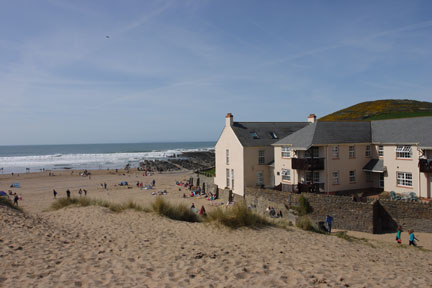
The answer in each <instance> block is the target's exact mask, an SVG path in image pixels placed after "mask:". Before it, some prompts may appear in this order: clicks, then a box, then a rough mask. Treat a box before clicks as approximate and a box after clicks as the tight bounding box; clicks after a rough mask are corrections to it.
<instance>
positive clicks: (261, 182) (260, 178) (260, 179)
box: [257, 171, 264, 186]
mask: <svg viewBox="0 0 432 288" xmlns="http://www.w3.org/2000/svg"><path fill="white" fill-rule="evenodd" d="M257 185H258V186H263V185H264V172H263V171H258V172H257Z"/></svg>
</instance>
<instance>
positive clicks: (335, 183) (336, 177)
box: [332, 171, 339, 185]
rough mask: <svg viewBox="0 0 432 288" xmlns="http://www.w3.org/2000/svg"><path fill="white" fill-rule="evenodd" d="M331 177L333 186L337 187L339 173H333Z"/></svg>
mask: <svg viewBox="0 0 432 288" xmlns="http://www.w3.org/2000/svg"><path fill="white" fill-rule="evenodd" d="M332 177H333V185H339V171H335V172H333V173H332Z"/></svg>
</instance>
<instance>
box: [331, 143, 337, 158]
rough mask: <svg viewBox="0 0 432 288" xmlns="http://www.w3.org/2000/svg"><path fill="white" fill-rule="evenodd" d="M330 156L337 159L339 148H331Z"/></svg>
mask: <svg viewBox="0 0 432 288" xmlns="http://www.w3.org/2000/svg"><path fill="white" fill-rule="evenodd" d="M332 156H333V158H339V146H333V147H332Z"/></svg>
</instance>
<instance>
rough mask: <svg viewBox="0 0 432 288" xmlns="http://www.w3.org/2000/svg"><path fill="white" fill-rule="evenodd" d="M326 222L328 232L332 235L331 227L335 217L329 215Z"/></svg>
mask: <svg viewBox="0 0 432 288" xmlns="http://www.w3.org/2000/svg"><path fill="white" fill-rule="evenodd" d="M326 222H327V232H328V233H331V225H332V222H333V217H332V216H330V215H327V216H326Z"/></svg>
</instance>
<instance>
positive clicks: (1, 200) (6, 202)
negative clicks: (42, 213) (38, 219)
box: [0, 196, 23, 212]
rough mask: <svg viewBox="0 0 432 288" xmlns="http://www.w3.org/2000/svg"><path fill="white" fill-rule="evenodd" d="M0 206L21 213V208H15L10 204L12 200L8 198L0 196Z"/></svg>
mask: <svg viewBox="0 0 432 288" xmlns="http://www.w3.org/2000/svg"><path fill="white" fill-rule="evenodd" d="M0 205H1V206H6V207H9V208H11V209H14V210H18V211H20V212H23V210H22V208H21V207H18V206H15V205H14V204H13V203H12V200H10V199H9V198H7V197H5V196H0Z"/></svg>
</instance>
